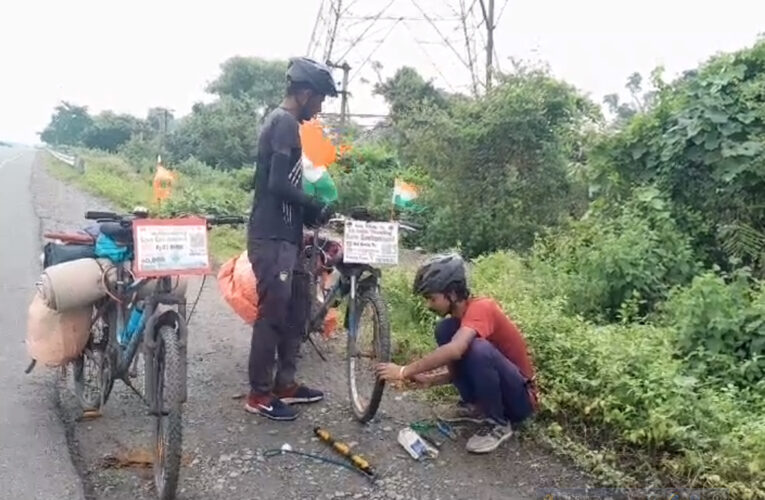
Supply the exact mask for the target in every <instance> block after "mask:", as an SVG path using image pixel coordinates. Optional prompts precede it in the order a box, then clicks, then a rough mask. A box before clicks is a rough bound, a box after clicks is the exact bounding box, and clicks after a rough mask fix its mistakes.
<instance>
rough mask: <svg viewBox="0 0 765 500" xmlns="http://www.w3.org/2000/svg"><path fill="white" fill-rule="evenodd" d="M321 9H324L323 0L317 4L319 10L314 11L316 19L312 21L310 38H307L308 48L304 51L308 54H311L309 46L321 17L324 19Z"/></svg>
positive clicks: (312, 41)
mask: <svg viewBox="0 0 765 500" xmlns="http://www.w3.org/2000/svg"><path fill="white" fill-rule="evenodd" d="M323 11H324V0H321V3H320V4H319V11H318V12H317V13H316V21H315V22H314V23H313V30H311V39H310V40H309V42H308V48H307V49H306V53H307V54H308V55H309V56H310V55H311V46H312V45H313V44H314V41H315V39H316V31H317V29H318V28H319V23H321V21H322V19H324V16H323Z"/></svg>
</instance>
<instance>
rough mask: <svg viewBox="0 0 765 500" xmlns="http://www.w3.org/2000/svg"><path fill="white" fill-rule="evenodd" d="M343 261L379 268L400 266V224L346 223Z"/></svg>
mask: <svg viewBox="0 0 765 500" xmlns="http://www.w3.org/2000/svg"><path fill="white" fill-rule="evenodd" d="M343 261H344V262H348V263H351V264H371V265H377V266H381V265H386V264H388V265H395V264H398V223H397V222H364V221H357V220H351V221H346V223H345V234H344V236H343Z"/></svg>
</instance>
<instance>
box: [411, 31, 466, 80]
mask: <svg viewBox="0 0 765 500" xmlns="http://www.w3.org/2000/svg"><path fill="white" fill-rule="evenodd" d="M403 24H404V26H406V29H407V30H409V33H410V34H411V35H412V39H413V40H414V41H415V43H417V37H416V36H415V34H414V31H413V30H412V27H411V26H409V24H408V23H407V22H406V21H404V22H403ZM417 47H419V48H420V50H421V51H422V53H423V54H425V57H426V58H427V59H428V60H429V61H430V63H431V64H432V65H433V68H434V69H435V70H436V72H437V73H438V74H439V75H440V76H441V78H442V79H443V81H444V83H445V84H446V86H447V87H449V88H450V89H451V90H452V92H454V86H453V85H452V84H451V83H450V82H449V79H448V78H446V75H444V74H443V73H442V72H441V69H440V68H439V67H438V65H437V64H436V63H435V61H433V58H432V57H431V56H430V54H428V52H427V51H426V50H425V48H424V47H423V46H422V45H420V44H419V43H417Z"/></svg>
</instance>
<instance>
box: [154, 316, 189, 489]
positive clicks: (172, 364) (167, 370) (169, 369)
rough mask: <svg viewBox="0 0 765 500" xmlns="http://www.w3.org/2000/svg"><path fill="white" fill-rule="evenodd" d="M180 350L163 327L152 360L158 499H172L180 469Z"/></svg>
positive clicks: (173, 335) (168, 328)
mask: <svg viewBox="0 0 765 500" xmlns="http://www.w3.org/2000/svg"><path fill="white" fill-rule="evenodd" d="M182 362H183V360H182V359H181V347H180V344H179V342H178V336H177V334H176V331H175V329H174V328H173V327H171V326H162V327H160V329H159V335H158V336H157V351H156V357H155V360H154V367H153V369H154V370H155V374H156V379H155V380H156V381H157V382H156V383H157V386H156V391H155V408H156V410H157V413H156V415H155V422H154V424H155V425H154V485H155V487H156V488H157V497H158V498H159V499H160V500H172V499H174V498H175V490H176V488H177V487H178V477H179V474H180V469H181V447H182V444H183V443H182V436H183V420H182V406H183V403H182V397H183V380H181V377H182V375H183V370H182V365H181V363H182Z"/></svg>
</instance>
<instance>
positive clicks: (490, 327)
mask: <svg viewBox="0 0 765 500" xmlns="http://www.w3.org/2000/svg"><path fill="white" fill-rule="evenodd" d="M413 292H414V293H415V294H417V295H421V296H422V297H424V299H425V301H426V303H427V307H428V309H430V310H431V311H433V312H435V313H436V314H438V315H439V316H441V317H444V319H442V320H441V321H440V322H439V323H438V326H437V327H436V331H435V337H436V343H437V344H438V346H439V347H438V348H437V349H436V350H434V351H433V352H431V353H430V354H428V355H426V356H425V357H424V358H422V359H420V360H416V361H412V362H411V363H409V364H408V365H406V366H398V365H396V364H393V363H381V364H379V365H378V366H377V375H378V376H379V377H380V378H381V379H384V380H404V379H410V380H413V381H415V382H417V384H418V385H419V386H420V387H423V388H425V387H432V386H435V385H441V384H448V383H452V384H454V385H455V386H456V388H457V390H458V391H459V393H460V398H461V401H460V403H459V404H458V405H457V406H456V407H454V408H452V409H451V410H450V411H449V412H448V414H445V415H439V416H440V418H441V419H442V420H444V421H448V422H475V423H481V424H485V425H484V427H483V428H482V429H480V430H479V431H478V432H477V433H476V434H475V435H474V436H473V437H471V438H470V439H469V440H468V442H467V445H466V447H467V450H468V451H469V452H472V453H489V452H491V451H494V450H495V449H497V447H498V446H499V445H500V444H502V442H504V441H505V440H507V439H509V438H510V437H511V436H512V435H513V429H512V424H517V423H520V422H522V421H524V420H526V419H527V418H529V417H530V416H531V415H532V414H533V413H534V412H535V410H536V406H537V395H536V389H535V387H534V378H535V376H534V366H533V364H532V362H531V358H530V356H529V354H528V350H527V348H526V341H525V339H524V338H523V335H522V334H521V332H520V330H519V329H518V327H517V326H516V325H515V323H513V322H512V321H511V320H510V318H508V317H507V316H506V315H505V314H504V312H502V309H501V308H500V307H499V304H497V302H496V301H495V300H493V299H491V298H488V297H471V295H470V291H469V290H468V287H467V280H466V276H465V265H464V263H463V261H462V258H461V257H460V256H459V255H454V254H452V255H440V256H436V257H434V258H432V259H431V260H429V261H428V262H426V263H425V264H423V265H422V266H421V267H420V268H419V269H418V270H417V274H416V275H415V278H414V286H413ZM446 316H449V317H446ZM440 367H446V368H448V371H447V372H446V373H444V374H442V375H427V374H426V373H425V372H428V371H431V370H435V369H436V368H440Z"/></svg>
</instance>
